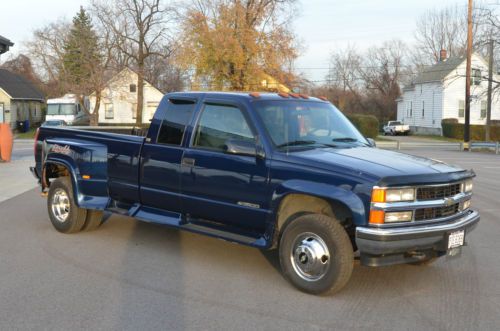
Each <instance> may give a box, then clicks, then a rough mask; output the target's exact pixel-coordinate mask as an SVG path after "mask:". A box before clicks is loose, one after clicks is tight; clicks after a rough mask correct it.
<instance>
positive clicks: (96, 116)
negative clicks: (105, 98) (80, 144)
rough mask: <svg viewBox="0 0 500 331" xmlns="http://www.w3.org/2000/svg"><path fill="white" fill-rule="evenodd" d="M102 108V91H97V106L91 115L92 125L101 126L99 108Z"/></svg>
mask: <svg viewBox="0 0 500 331" xmlns="http://www.w3.org/2000/svg"><path fill="white" fill-rule="evenodd" d="M100 107H101V91H99V90H97V91H96V94H95V106H94V111H93V112H92V114H90V125H91V126H98V125H99V108H100Z"/></svg>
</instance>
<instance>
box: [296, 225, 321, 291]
mask: <svg viewBox="0 0 500 331" xmlns="http://www.w3.org/2000/svg"><path fill="white" fill-rule="evenodd" d="M290 259H291V261H292V266H293V268H294V269H295V272H296V273H297V274H298V275H299V276H300V277H301V278H302V279H304V280H308V281H315V280H318V279H320V278H322V277H323V276H324V275H325V273H326V271H327V270H328V267H329V264H330V263H329V261H330V252H329V251H328V247H327V246H326V244H325V242H324V241H323V239H321V237H319V236H318V235H316V234H314V233H303V234H300V235H299V236H297V238H296V239H295V241H294V243H293V246H292V252H291V254H290Z"/></svg>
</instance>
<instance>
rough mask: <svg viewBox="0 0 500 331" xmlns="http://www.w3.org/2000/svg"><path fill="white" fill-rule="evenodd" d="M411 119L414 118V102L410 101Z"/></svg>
mask: <svg viewBox="0 0 500 331" xmlns="http://www.w3.org/2000/svg"><path fill="white" fill-rule="evenodd" d="M410 117H413V101H410Z"/></svg>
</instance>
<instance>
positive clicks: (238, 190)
mask: <svg viewBox="0 0 500 331" xmlns="http://www.w3.org/2000/svg"><path fill="white" fill-rule="evenodd" d="M197 117H198V118H197V121H196V124H195V126H194V130H193V133H192V137H191V141H190V144H189V147H188V148H186V150H185V152H184V156H183V159H182V180H181V187H182V194H183V210H184V213H186V214H188V216H191V217H193V218H199V219H204V220H209V221H214V222H217V223H223V224H226V225H232V226H238V227H240V228H246V229H247V230H251V231H256V232H260V233H263V232H264V230H265V221H266V218H267V216H268V210H269V205H268V203H269V201H270V192H269V184H268V165H267V164H266V160H265V159H264V158H263V157H262V156H261V157H258V156H255V155H253V156H251V155H236V154H230V153H228V152H227V150H226V149H227V142H228V141H230V140H232V141H238V142H239V143H240V144H241V145H245V144H247V145H248V146H256V141H257V139H256V137H257V132H256V130H255V128H254V127H253V125H252V123H251V121H250V120H249V116H248V114H247V113H246V110H245V108H244V107H243V106H239V105H237V104H231V103H228V102H221V101H217V100H214V101H210V100H206V101H205V102H204V104H203V106H202V109H201V111H200V114H199V115H198V116H197Z"/></svg>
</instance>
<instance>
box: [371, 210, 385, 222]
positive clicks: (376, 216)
mask: <svg viewBox="0 0 500 331" xmlns="http://www.w3.org/2000/svg"><path fill="white" fill-rule="evenodd" d="M384 220H385V213H384V211H383V210H370V220H369V222H370V224H384Z"/></svg>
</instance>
